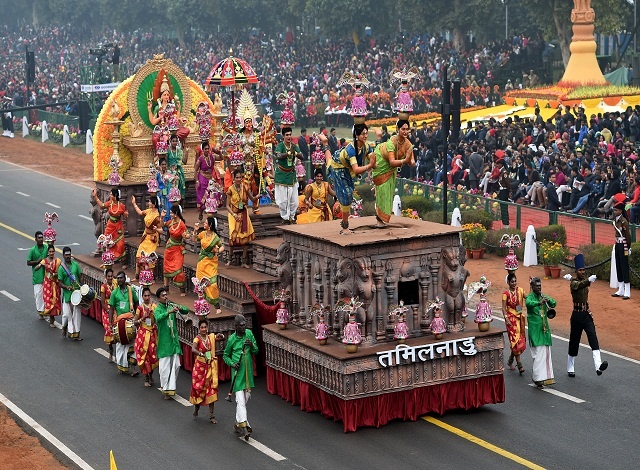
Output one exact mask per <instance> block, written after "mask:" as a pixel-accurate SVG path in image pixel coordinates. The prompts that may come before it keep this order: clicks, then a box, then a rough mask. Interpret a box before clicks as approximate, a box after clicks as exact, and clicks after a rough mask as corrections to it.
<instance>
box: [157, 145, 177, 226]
mask: <svg viewBox="0 0 640 470" xmlns="http://www.w3.org/2000/svg"><path fill="white" fill-rule="evenodd" d="M158 166H159V167H160V170H159V171H158V173H156V180H157V182H158V199H159V201H160V207H159V208H158V210H159V211H160V212H162V214H164V215H163V221H164V222H168V221H169V219H171V203H170V202H169V191H171V182H172V181H173V178H172V177H171V174H170V173H169V169H168V167H167V159H166V158H164V157H163V158H161V159H160V160H159V162H158Z"/></svg>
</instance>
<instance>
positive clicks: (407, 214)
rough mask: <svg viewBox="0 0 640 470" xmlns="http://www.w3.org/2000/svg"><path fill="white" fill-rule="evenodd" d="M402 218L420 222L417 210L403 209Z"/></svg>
mask: <svg viewBox="0 0 640 470" xmlns="http://www.w3.org/2000/svg"><path fill="white" fill-rule="evenodd" d="M402 217H408V218H409V219H415V220H420V216H419V215H418V211H417V210H415V209H411V208H410V207H408V208H406V209H402Z"/></svg>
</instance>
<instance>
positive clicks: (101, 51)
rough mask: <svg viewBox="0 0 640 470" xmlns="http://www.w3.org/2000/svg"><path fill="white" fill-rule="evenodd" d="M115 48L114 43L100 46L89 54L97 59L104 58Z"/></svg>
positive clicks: (90, 50)
mask: <svg viewBox="0 0 640 470" xmlns="http://www.w3.org/2000/svg"><path fill="white" fill-rule="evenodd" d="M112 47H113V44H112V43H107V44H102V43H101V44H98V45H97V46H96V47H93V48H91V49H89V54H91V55H94V56H96V57H104V56H106V55H107V54H108V53H109V49H111V48H112Z"/></svg>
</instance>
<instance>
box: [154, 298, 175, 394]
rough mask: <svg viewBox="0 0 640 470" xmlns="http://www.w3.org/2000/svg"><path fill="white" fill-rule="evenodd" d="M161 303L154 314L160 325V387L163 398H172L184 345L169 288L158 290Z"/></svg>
mask: <svg viewBox="0 0 640 470" xmlns="http://www.w3.org/2000/svg"><path fill="white" fill-rule="evenodd" d="M156 297H158V300H159V301H160V303H158V305H156V309H155V310H154V316H155V318H156V325H157V327H158V361H159V369H160V387H161V388H162V394H163V395H164V396H163V398H164V399H165V400H169V399H171V397H172V396H174V395H175V394H176V381H177V380H178V371H179V370H180V354H181V353H182V347H181V346H180V339H179V338H178V322H177V320H176V313H177V312H178V306H177V305H173V304H172V305H169V301H168V299H167V288H166V287H161V288H160V289H158V290H157V291H156Z"/></svg>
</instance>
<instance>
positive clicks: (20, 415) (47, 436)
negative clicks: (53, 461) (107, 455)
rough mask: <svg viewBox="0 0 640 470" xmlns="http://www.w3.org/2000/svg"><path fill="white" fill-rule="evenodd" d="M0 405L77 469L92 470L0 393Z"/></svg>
mask: <svg viewBox="0 0 640 470" xmlns="http://www.w3.org/2000/svg"><path fill="white" fill-rule="evenodd" d="M0 403H2V404H3V405H4V406H6V407H7V408H8V409H9V410H11V412H13V413H15V414H16V415H17V416H18V418H20V419H21V420H22V421H24V422H25V423H26V424H27V425H29V426H30V427H31V428H33V430H34V431H35V432H37V433H38V434H40V435H41V436H42V437H44V438H45V439H46V440H47V441H49V442H50V443H51V444H53V445H54V446H55V447H56V449H58V450H59V451H60V452H62V453H63V454H64V455H66V456H67V457H68V458H69V459H71V460H72V461H73V462H74V463H75V464H76V465H77V466H78V467H80V468H82V469H84V470H93V467H92V466H91V465H89V464H88V463H87V462H85V461H84V460H82V459H81V458H80V456H79V455H78V454H76V453H75V452H73V451H72V450H71V449H69V448H68V447H67V446H66V445H64V444H63V443H62V442H60V441H59V440H58V439H57V438H56V437H55V436H54V435H53V434H51V433H50V432H49V431H47V430H46V429H45V428H43V427H42V426H41V425H40V424H38V423H37V422H36V421H35V420H34V419H33V418H32V417H31V416H29V415H28V414H26V413H25V412H24V411H22V410H21V409H20V408H19V407H18V406H17V405H16V404H15V403H13V402H12V401H11V400H9V399H8V398H7V397H5V396H4V395H3V394H2V393H0Z"/></svg>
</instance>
